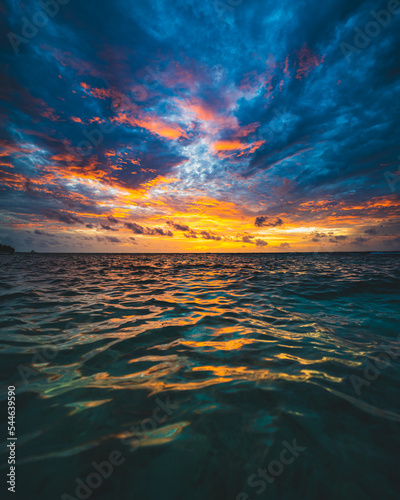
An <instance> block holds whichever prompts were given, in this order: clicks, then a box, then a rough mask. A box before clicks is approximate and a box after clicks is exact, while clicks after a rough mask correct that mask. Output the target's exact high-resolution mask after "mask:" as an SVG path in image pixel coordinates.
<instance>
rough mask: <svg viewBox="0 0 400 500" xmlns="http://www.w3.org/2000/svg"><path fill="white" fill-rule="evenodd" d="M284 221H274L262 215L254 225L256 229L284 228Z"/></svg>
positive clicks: (277, 219)
mask: <svg viewBox="0 0 400 500" xmlns="http://www.w3.org/2000/svg"><path fill="white" fill-rule="evenodd" d="M282 224H283V220H282V219H280V218H279V217H277V218H276V219H274V220H271V219H269V218H268V217H266V216H264V215H262V216H260V217H257V218H256V220H255V221H254V225H255V226H256V227H264V226H265V227H277V226H282Z"/></svg>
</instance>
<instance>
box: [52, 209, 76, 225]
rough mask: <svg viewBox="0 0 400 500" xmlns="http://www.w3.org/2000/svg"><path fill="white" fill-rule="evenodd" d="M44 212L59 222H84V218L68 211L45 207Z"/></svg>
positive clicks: (70, 223)
mask: <svg viewBox="0 0 400 500" xmlns="http://www.w3.org/2000/svg"><path fill="white" fill-rule="evenodd" d="M42 214H43V215H44V216H45V217H47V218H48V219H52V220H57V221H59V222H64V223H65V224H69V225H73V224H83V220H82V219H80V218H79V217H77V216H76V215H74V214H71V213H68V212H60V211H58V210H54V209H52V208H45V209H44V210H43V211H42Z"/></svg>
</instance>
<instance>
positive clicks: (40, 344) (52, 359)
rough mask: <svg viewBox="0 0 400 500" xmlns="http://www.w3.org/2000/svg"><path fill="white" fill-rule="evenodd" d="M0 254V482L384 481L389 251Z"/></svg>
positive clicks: (391, 321)
mask: <svg viewBox="0 0 400 500" xmlns="http://www.w3.org/2000/svg"><path fill="white" fill-rule="evenodd" d="M0 266H1V269H0V272H1V275H0V281H1V289H0V294H1V295H0V300H1V304H2V307H1V325H0V326H1V351H0V371H1V389H2V391H1V412H2V416H1V418H0V421H1V427H0V429H1V436H0V437H1V441H2V443H3V444H2V447H1V454H0V468H1V478H2V482H3V484H2V485H1V487H2V488H3V487H5V481H6V479H5V474H6V472H7V471H8V469H7V467H8V466H7V452H6V451H5V450H6V446H5V439H6V435H7V425H6V422H5V420H6V412H7V410H6V408H7V387H8V386H15V388H16V410H17V420H16V436H17V438H18V442H17V449H16V454H17V475H16V484H17V486H16V490H17V493H16V495H15V496H13V497H12V498H23V499H27V500H28V499H29V500H32V499H34V500H35V499H42V500H47V499H49V500H56V499H63V500H71V498H73V499H87V498H90V499H91V500H95V499H99V500H114V499H124V500H126V499H128V500H250V499H251V500H263V499H269V500H275V499H279V500H280V499H282V500H291V499H296V500H298V499H307V500H314V499H315V500H317V499H318V500H330V499H332V500H338V499H346V500H348V499H351V500H358V499H360V500H361V499H371V500H372V499H374V500H377V499H379V500H391V499H399V498H400V473H399V456H400V454H399V452H400V337H399V334H400V328H399V324H400V323H399V320H400V294H399V291H400V286H399V285H400V255H391V254H375V255H374V254H281V255H274V254H253V255H249V254H247V255H243V254H242V255H239V254H236V255H234V254H228V255H227V254H220V255H216V254H202V255H201V254H191V255H187V254H186V255H184V254H179V255H178V254H175V255H162V254H158V255H120V254H107V255H96V254H91V255H89V254H86V255H63V254H59V255H50V254H48V255H44V254H33V255H29V254H15V255H3V256H0ZM2 498H3V496H2Z"/></svg>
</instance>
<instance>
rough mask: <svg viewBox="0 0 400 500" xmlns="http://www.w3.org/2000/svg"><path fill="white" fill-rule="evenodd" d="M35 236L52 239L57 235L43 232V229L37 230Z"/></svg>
mask: <svg viewBox="0 0 400 500" xmlns="http://www.w3.org/2000/svg"><path fill="white" fill-rule="evenodd" d="M35 234H37V235H39V236H50V237H51V238H55V234H50V233H48V232H46V231H42V230H41V229H35Z"/></svg>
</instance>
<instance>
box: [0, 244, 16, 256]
mask: <svg viewBox="0 0 400 500" xmlns="http://www.w3.org/2000/svg"><path fill="white" fill-rule="evenodd" d="M14 252H15V248H13V247H10V246H8V245H2V244H1V243H0V253H9V254H10V253H14Z"/></svg>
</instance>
